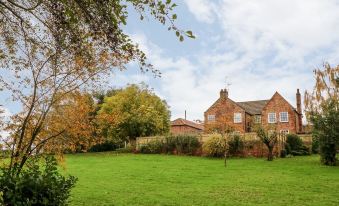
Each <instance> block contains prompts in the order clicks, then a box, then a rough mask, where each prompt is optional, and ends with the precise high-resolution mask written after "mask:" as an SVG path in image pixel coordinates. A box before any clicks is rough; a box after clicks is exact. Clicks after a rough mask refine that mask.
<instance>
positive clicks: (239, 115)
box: [234, 113, 241, 123]
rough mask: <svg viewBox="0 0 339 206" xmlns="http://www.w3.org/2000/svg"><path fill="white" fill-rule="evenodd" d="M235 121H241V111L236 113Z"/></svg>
mask: <svg viewBox="0 0 339 206" xmlns="http://www.w3.org/2000/svg"><path fill="white" fill-rule="evenodd" d="M234 123H241V113H234Z"/></svg>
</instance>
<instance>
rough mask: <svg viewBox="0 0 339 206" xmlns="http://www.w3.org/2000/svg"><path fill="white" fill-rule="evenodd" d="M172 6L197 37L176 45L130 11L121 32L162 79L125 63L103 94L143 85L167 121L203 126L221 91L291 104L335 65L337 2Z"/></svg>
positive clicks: (186, 1)
mask: <svg viewBox="0 0 339 206" xmlns="http://www.w3.org/2000/svg"><path fill="white" fill-rule="evenodd" d="M174 2H175V3H176V4H177V5H178V7H176V9H175V13H176V14H177V16H178V20H177V22H176V25H177V26H178V27H180V28H182V29H184V30H192V31H193V33H194V34H195V36H196V39H194V40H192V39H187V38H186V39H185V41H184V42H179V41H178V38H177V37H176V36H175V34H174V33H173V32H171V31H167V27H165V26H163V25H161V24H160V23H158V22H156V21H155V20H153V19H152V18H148V19H145V20H144V21H140V20H139V17H138V15H137V14H136V13H134V12H133V11H131V12H130V16H129V18H128V23H127V26H126V27H124V30H125V31H126V32H127V33H128V34H129V35H130V36H131V37H132V39H133V40H134V41H135V42H137V43H138V44H139V46H140V47H141V48H142V49H143V50H144V52H145V53H146V54H147V56H148V59H149V61H150V62H151V63H152V64H153V65H154V66H155V67H156V68H157V69H159V70H160V71H161V73H162V76H161V78H154V77H153V75H152V74H151V73H142V72H140V71H139V70H138V67H137V65H136V64H135V63H131V64H129V65H128V70H127V71H122V72H119V71H117V72H115V73H114V75H113V76H112V77H111V78H110V80H109V85H103V88H104V87H123V86H125V85H126V84H128V83H140V82H144V83H146V84H148V85H149V86H150V87H151V88H153V89H154V91H155V93H156V94H157V95H159V96H160V97H161V98H162V99H164V100H166V101H167V103H168V105H169V106H170V110H171V114H172V117H171V119H172V120H173V119H176V118H179V117H184V112H185V110H186V111H187V119H189V120H197V119H201V120H202V119H203V114H204V111H206V110H207V109H208V108H209V106H211V105H212V104H213V102H215V101H216V100H217V99H218V97H219V91H220V89H222V88H225V87H227V88H228V90H229V97H230V98H231V99H232V100H234V101H249V100H262V99H269V98H270V97H271V96H272V95H273V94H274V92H275V91H278V92H279V93H280V94H282V95H283V96H284V97H285V98H286V99H287V100H288V101H289V102H290V103H291V104H292V105H295V104H296V103H295V102H296V100H295V93H296V90H297V88H299V89H300V90H301V92H302V93H303V92H304V91H305V90H306V89H307V90H311V89H312V87H313V85H314V79H313V73H312V71H313V70H314V69H315V68H321V67H322V65H323V63H324V62H329V63H330V64H331V65H338V64H339V35H338V34H339V0H213V1H212V0H177V1H174ZM0 95H1V93H0ZM0 98H2V97H1V96H0ZM6 102H7V103H9V101H3V104H5V106H6V112H7V113H8V114H10V113H13V112H14V111H15V109H16V108H15V106H11V105H10V104H7V105H6Z"/></svg>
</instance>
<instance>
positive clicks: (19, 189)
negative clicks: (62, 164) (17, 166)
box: [0, 157, 77, 206]
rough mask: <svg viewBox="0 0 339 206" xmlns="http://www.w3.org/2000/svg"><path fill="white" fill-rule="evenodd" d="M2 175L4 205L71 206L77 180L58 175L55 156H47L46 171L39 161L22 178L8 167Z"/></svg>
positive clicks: (1, 199)
mask: <svg viewBox="0 0 339 206" xmlns="http://www.w3.org/2000/svg"><path fill="white" fill-rule="evenodd" d="M0 173H1V175H0V191H1V195H2V197H1V198H0V205H32V206H35V205H36V206H38V205H67V204H68V201H67V199H68V198H69V196H70V191H71V189H72V187H73V186H74V184H75V182H76V181H77V179H76V178H75V177H73V176H70V177H68V178H66V177H64V176H62V175H61V174H59V173H58V170H57V162H56V160H55V158H54V157H47V158H46V162H45V164H44V166H43V168H41V164H39V163H38V162H34V163H32V165H30V167H29V168H24V169H23V170H22V171H21V173H20V174H19V175H18V176H17V175H15V174H13V173H11V171H10V170H9V169H7V168H1V171H0Z"/></svg>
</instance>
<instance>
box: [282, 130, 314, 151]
mask: <svg viewBox="0 0 339 206" xmlns="http://www.w3.org/2000/svg"><path fill="white" fill-rule="evenodd" d="M285 150H286V153H287V154H292V155H294V156H301V155H309V154H310V149H309V148H308V147H306V146H305V145H304V143H303V141H302V140H301V138H300V137H299V136H298V135H296V134H288V135H287V136H286V144H285Z"/></svg>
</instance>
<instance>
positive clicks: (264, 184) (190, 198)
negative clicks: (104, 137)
mask: <svg viewBox="0 0 339 206" xmlns="http://www.w3.org/2000/svg"><path fill="white" fill-rule="evenodd" d="M66 167H67V169H66V173H69V174H72V175H75V176H77V177H78V178H79V181H78V182H77V185H76V187H75V188H74V189H73V191H72V197H71V200H72V205H145V206H146V205H147V206H152V205H339V167H326V166H322V165H320V164H319V157H318V156H311V157H294V158H286V159H276V160H274V161H273V162H268V161H265V160H264V159H256V158H246V159H230V160H228V166H227V168H225V167H224V166H223V160H221V159H209V158H202V157H187V156H166V155H132V154H119V155H116V154H111V153H96V154H78V155H68V156H67V158H66Z"/></svg>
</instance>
